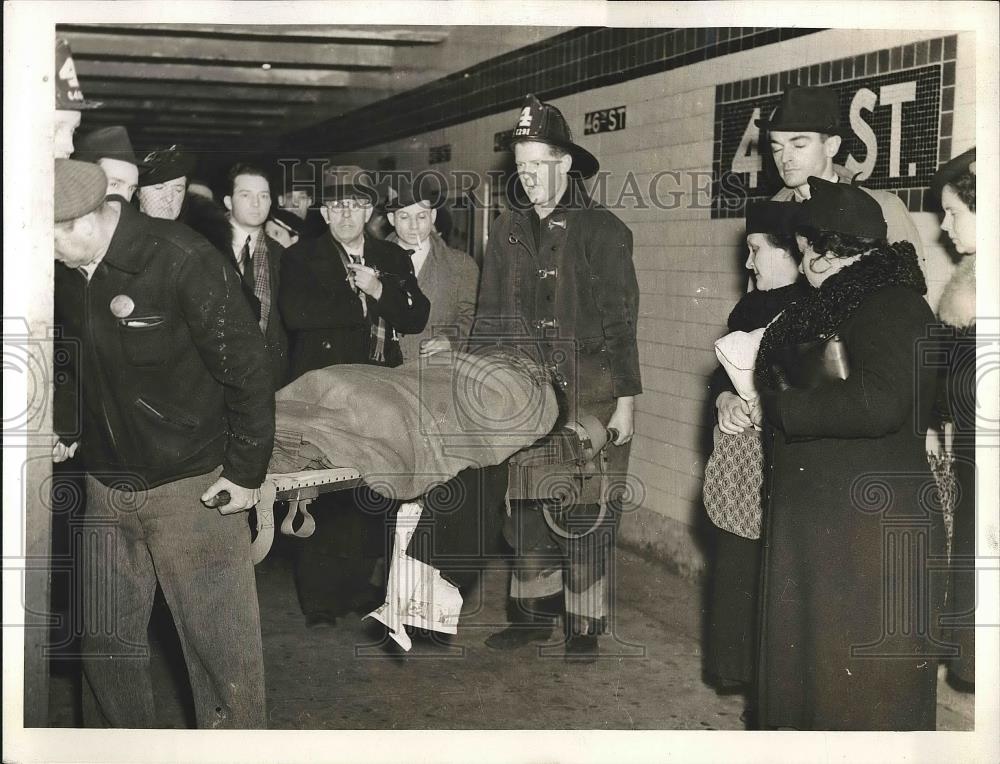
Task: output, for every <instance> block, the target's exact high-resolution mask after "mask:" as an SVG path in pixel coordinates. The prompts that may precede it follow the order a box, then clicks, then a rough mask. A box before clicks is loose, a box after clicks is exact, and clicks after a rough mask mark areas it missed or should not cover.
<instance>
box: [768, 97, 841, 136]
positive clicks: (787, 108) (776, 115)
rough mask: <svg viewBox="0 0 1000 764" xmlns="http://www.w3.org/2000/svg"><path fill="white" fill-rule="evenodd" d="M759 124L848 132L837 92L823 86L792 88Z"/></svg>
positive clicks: (783, 128) (773, 128) (791, 129)
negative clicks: (843, 122) (843, 123)
mask: <svg viewBox="0 0 1000 764" xmlns="http://www.w3.org/2000/svg"><path fill="white" fill-rule="evenodd" d="M756 124H757V126H758V127H759V128H761V129H762V130H766V131H768V132H774V131H776V130H780V131H782V132H804V133H827V134H829V135H841V136H842V135H846V134H847V132H848V130H847V128H846V127H844V126H843V125H842V124H841V122H840V107H839V105H838V104H837V93H836V92H835V91H834V90H832V89H830V88H823V87H796V88H789V89H788V90H786V91H785V92H784V94H783V95H782V96H781V103H780V104H778V106H777V108H775V109H774V111H772V112H771V116H770V117H766V118H761V119H758V120H757V121H756Z"/></svg>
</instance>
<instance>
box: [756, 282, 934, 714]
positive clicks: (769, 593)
mask: <svg viewBox="0 0 1000 764" xmlns="http://www.w3.org/2000/svg"><path fill="white" fill-rule="evenodd" d="M933 321H934V316H933V314H932V313H931V311H930V309H929V307H928V306H927V304H926V302H925V301H924V299H923V298H922V297H921V296H920V295H918V294H917V293H916V292H914V291H912V290H909V289H905V288H903V287H898V286H891V287H887V288H884V289H881V290H879V291H876V292H874V293H872V294H870V295H869V296H868V297H866V298H865V299H864V301H863V302H862V303H861V304H860V305H859V307H858V308H857V309H856V310H855V312H854V313H853V314H852V315H851V316H850V317H849V318H847V319H846V320H845V321H844V322H843V323H842V324H841V325H840V327H839V334H840V336H841V338H842V339H843V340H844V342H845V344H846V346H847V348H848V354H849V357H850V367H851V369H850V377H849V379H847V380H846V381H838V382H828V383H826V384H824V385H822V386H821V387H819V388H817V389H814V390H812V391H806V390H788V391H784V392H780V393H777V399H776V405H775V406H774V407H773V408H772V412H773V413H772V414H771V416H772V417H774V418H776V419H778V420H779V421H778V422H777V424H778V431H774V430H772V432H773V440H772V441H771V444H770V446H771V453H770V459H771V464H770V474H769V475H766V476H765V480H767V481H768V503H767V506H766V509H765V517H764V520H765V534H764V539H765V544H764V568H763V578H762V603H761V607H762V627H761V643H760V663H759V691H760V697H759V700H760V714H761V722H762V724H763V725H764V726H765V727H794V728H798V729H844V730H862V729H888V730H909V729H931V730H933V729H934V724H935V703H936V696H935V690H936V676H937V671H936V666H937V660H936V658H935V657H934V656H935V654H937V653H940V652H941V649H942V646H941V645H940V643H938V642H937V641H936V637H935V635H934V634H935V623H934V622H935V620H936V618H937V615H938V607H939V600H938V596H937V594H938V592H940V591H941V590H942V588H943V586H942V585H943V583H944V582H943V580H942V579H943V576H941V575H940V574H935V573H933V572H932V571H931V570H930V568H931V567H932V566H931V564H930V560H929V557H930V556H931V555H934V554H940V553H942V552H943V549H944V544H943V540H944V533H943V520H942V516H941V512H940V511H939V507H938V506H937V505H936V503H935V502H934V500H933V499H934V490H933V489H934V483H933V478H932V476H931V474H930V471H929V469H928V466H927V458H926V455H925V451H924V439H923V435H922V434H921V433H920V424H921V423H922V422H923V421H926V418H927V416H928V415H929V413H930V410H931V407H932V404H933V396H934V393H935V370H934V368H933V367H932V366H931V365H930V364H928V363H925V362H924V363H922V362H921V361H923V360H924V359H923V358H922V354H923V353H924V352H925V351H926V349H927V347H928V345H927V336H928V334H927V330H928V326H929V325H930V324H931V323H932V322H933ZM774 410H776V411H774Z"/></svg>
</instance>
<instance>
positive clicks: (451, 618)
mask: <svg viewBox="0 0 1000 764" xmlns="http://www.w3.org/2000/svg"><path fill="white" fill-rule="evenodd" d="M616 437H617V433H616V432H615V431H614V430H608V429H605V428H604V426H603V425H602V424H601V423H600V422H599V421H598V420H597V419H596V418H594V417H592V416H585V417H581V419H580V420H579V421H576V422H572V423H570V424H569V425H568V426H566V427H563V428H559V429H558V430H556V431H555V432H553V433H551V434H550V435H549V436H548V437H546V438H544V439H543V440H542V441H540V442H539V443H537V444H535V445H533V446H531V447H528V448H526V449H523V450H522V451H521V452H518V453H516V454H514V456H513V457H511V459H510V461H509V477H510V479H509V484H508V498H509V499H523V498H546V499H553V498H554V499H558V500H560V501H562V502H567V503H570V504H575V503H582V502H595V501H597V502H600V504H601V514H602V516H603V513H604V511H605V509H606V503H605V501H603V498H604V493H605V491H606V488H607V481H606V474H605V469H604V468H603V462H604V458H605V455H604V451H605V448H606V446H607V444H608V443H609V442H611V441H613V440H614V439H615V438H616ZM598 465H601V466H598ZM553 478H555V480H553ZM363 481H364V476H363V475H362V473H361V472H360V471H359V470H357V469H354V468H350V467H332V468H325V469H308V470H302V471H299V472H279V473H269V474H268V475H267V476H266V478H265V480H264V483H263V485H262V486H261V489H260V492H261V496H260V499H259V501H258V503H257V505H256V507H255V508H254V509H255V521H254V524H255V531H256V534H255V537H254V538H253V540H252V542H251V553H252V556H253V561H254V564H255V565H256V564H257V563H259V562H261V561H262V560H263V559H264V558H265V557H266V556H267V554H268V552H269V551H270V549H271V546H272V544H273V543H274V532H275V531H274V529H275V517H274V511H275V508H274V505H275V503H276V502H280V501H287V502H288V511H287V513H286V515H285V517H284V519H283V520H282V521H281V525H280V526H279V527H280V529H281V532H282V533H283V534H285V535H291V536H297V537H299V538H308V537H309V536H311V535H312V534H313V532H314V531H315V528H316V522H315V520H314V519H313V517H312V515H311V514H310V513H309V505H310V504H311V503H312V501H313V500H314V499H315V498H316V497H317V496H319V495H320V494H324V493H329V492H332V491H342V490H348V489H351V488H354V487H356V486H357V485H359V484H361V483H362V482H363ZM229 498H230V497H229V496H228V493H227V492H225V491H222V492H220V493H219V494H218V495H217V496H215V497H213V499H212V500H211V501H210V502H208V504H209V505H210V506H214V507H215V508H217V509H218V511H219V512H221V513H222V514H234V513H236V512H238V511H242V510H235V509H227V505H228V502H229ZM423 510H424V506H423V499H422V497H418V498H416V499H413V500H411V501H408V502H404V503H403V504H402V505H401V506H400V508H399V511H398V513H397V517H396V527H395V529H394V538H395V541H394V545H393V555H392V559H391V561H390V569H389V580H388V582H387V587H386V598H385V601H384V603H383V604H382V605H380V606H379V607H378V608H376V609H375V610H373V611H372V612H371V613H368V615H367V616H365V617H366V618H373V619H375V620H377V621H380V622H381V623H383V624H385V625H386V626H387V627H388V629H389V635H390V636H391V637H392V639H394V640H395V641H396V642H397V643H398V644H399V645H400V646H401V647H402V648H403V649H404V650H407V651H408V650H409V649H410V647H411V642H410V638H409V636H408V635H407V633H406V629H405V628H404V627H405V626H407V625H409V626H415V627H418V628H423V629H431V630H434V631H439V632H442V633H446V634H455V633H457V630H458V620H459V617H460V615H461V609H462V596H461V593H460V592H459V590H458V588H457V587H455V586H454V585H453V584H452V583H450V582H449V581H446V580H445V579H444V578H442V576H441V574H440V571H438V570H437V569H436V568H434V567H432V566H430V565H427V564H426V563H423V562H421V561H419V560H417V559H415V558H413V557H411V556H410V555H409V554H408V552H407V549H408V547H409V543H410V539H411V538H412V536H413V533H414V531H415V529H416V527H417V523H418V522H419V520H420V517H421V515H422V513H423ZM296 519H300V522H299V523H298V527H296Z"/></svg>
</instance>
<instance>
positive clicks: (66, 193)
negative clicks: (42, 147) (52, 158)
mask: <svg viewBox="0 0 1000 764" xmlns="http://www.w3.org/2000/svg"><path fill="white" fill-rule="evenodd" d="M107 191H108V177H107V175H105V174H104V170H102V169H101V168H100V167H98V166H97V165H96V164H91V163H90V162H80V161H77V160H76V159H57V160H56V166H55V190H54V202H55V204H54V207H55V210H54V211H55V222H56V223H64V222H66V221H68V220H76V219H77V218H80V217H83V216H84V215H86V214H87V213H88V212H93V211H94V210H96V209H97V208H98V207H100V206H101V203H102V202H103V201H104V196H105V194H106V193H107Z"/></svg>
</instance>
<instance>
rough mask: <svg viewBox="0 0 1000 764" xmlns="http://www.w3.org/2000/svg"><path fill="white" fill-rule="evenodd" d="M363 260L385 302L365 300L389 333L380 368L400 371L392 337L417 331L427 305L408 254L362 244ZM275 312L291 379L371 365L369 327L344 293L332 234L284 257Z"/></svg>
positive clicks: (355, 301) (374, 242)
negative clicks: (329, 368)
mask: <svg viewBox="0 0 1000 764" xmlns="http://www.w3.org/2000/svg"><path fill="white" fill-rule="evenodd" d="M364 256H365V263H366V264H367V265H369V266H371V267H373V268H376V269H377V270H379V271H381V272H382V273H383V277H382V279H381V280H382V290H383V291H382V296H381V297H380V298H379V299H378V300H377V301H376V300H371V299H369V300H368V306H369V307H368V309H369V310H371V311H374V313H375V314H376V315H379V316H381V317H382V318H383V319H385V322H386V325H387V326H386V342H385V362H384V365H386V366H398V365H399V364H400V363H401V362H402V355H401V354H400V350H399V342H398V341H397V340H396V339H394V338H393V331H392V330H393V329H396V330H397V331H399V332H401V333H403V334H415V333H417V332H420V331H422V330H423V328H424V326H425V325H426V324H427V316H428V314H429V313H430V303H429V302H428V300H427V298H426V297H425V296H424V294H423V292H421V291H420V287H419V286H418V285H417V278H416V276H414V274H413V263H412V262H410V258H409V256H408V255H407V254H406V251H405V250H403V249H400V248H399V247H398V246H396V245H395V244H392V243H391V242H387V241H380V240H378V239H370V238H368V237H366V238H365V246H364ZM278 305H279V307H280V309H281V317H282V319H283V321H284V324H285V328H286V329H287V331H288V336H289V343H290V348H289V366H290V375H289V376H290V378H291V379H293V380H294V379H296V378H297V377H300V376H301V375H302V374H305V373H306V372H307V371H311V370H312V369H322V368H324V367H326V366H333V365H335V364H341V363H373V361H371V360H370V359H369V349H370V342H371V326H370V322H369V319H368V318H367V317H366V316H365V315H364V313H363V312H362V307H361V300H360V298H359V297H358V295H357V294H356V293H355V292H354V291H352V289H351V287H350V286H349V285H348V282H347V270H346V268H345V267H344V263H343V261H342V259H341V255H340V250H339V245H338V244H337V243H336V242H335V241H334V238H333V236H332V235H331V234H330V233H329V232H327V233H325V234H323V235H322V236H320V237H319V238H318V239H306V240H304V241H300V242H298V243H297V244H295V245H294V246H292V247H289V248H288V249H287V250H285V252H284V254H283V255H282V258H281V287H280V292H279V295H278Z"/></svg>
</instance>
